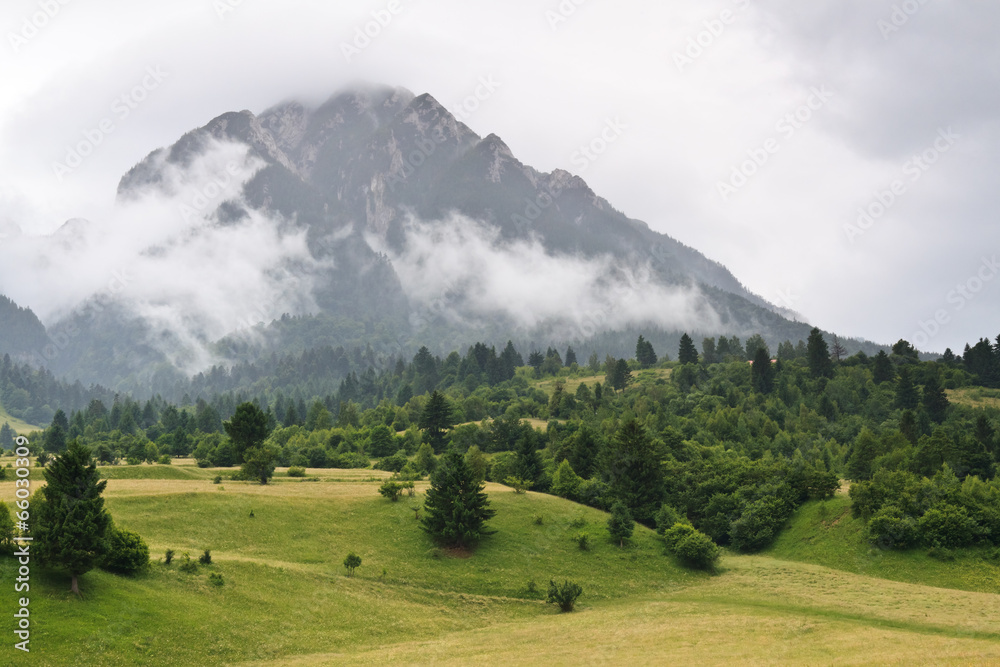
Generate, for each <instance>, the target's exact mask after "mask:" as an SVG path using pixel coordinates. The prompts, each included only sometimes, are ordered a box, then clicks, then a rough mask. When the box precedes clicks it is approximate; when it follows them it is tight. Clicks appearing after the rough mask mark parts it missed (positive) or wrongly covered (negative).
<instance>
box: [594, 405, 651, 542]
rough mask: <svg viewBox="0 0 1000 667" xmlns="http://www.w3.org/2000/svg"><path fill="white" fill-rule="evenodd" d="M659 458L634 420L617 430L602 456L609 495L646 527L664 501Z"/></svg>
mask: <svg viewBox="0 0 1000 667" xmlns="http://www.w3.org/2000/svg"><path fill="white" fill-rule="evenodd" d="M662 458H663V457H662V455H661V453H660V452H658V451H656V447H655V446H654V445H653V442H652V440H651V439H650V437H649V434H648V433H647V432H646V429H645V427H644V426H642V424H640V423H639V422H637V421H635V420H634V419H633V420H630V421H628V422H626V423H625V424H623V425H622V426H621V428H619V429H618V432H617V433H615V435H614V437H612V438H611V441H610V442H609V443H608V445H607V447H606V448H605V449H604V451H603V452H602V455H601V460H600V470H601V476H602V477H603V479H604V480H605V481H606V482H607V483H608V487H609V489H608V491H609V495H610V496H611V497H612V498H615V499H617V500H620V501H622V502H623V503H625V506H626V507H628V508H629V510H630V511H631V512H632V516H634V517H635V519H636V520H637V521H640V522H642V523H643V524H646V525H648V526H652V525H654V516H655V515H656V512H657V510H659V509H660V505H661V504H662V502H663V491H664V486H663V481H664V476H663V467H662V466H661V464H660V461H661V460H662Z"/></svg>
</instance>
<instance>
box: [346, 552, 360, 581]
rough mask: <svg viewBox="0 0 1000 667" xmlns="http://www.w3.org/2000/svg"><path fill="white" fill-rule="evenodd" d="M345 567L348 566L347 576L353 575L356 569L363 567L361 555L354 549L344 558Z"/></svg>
mask: <svg viewBox="0 0 1000 667" xmlns="http://www.w3.org/2000/svg"><path fill="white" fill-rule="evenodd" d="M344 567H346V568H347V576H349V577H350V576H353V575H354V570H355V569H357V568H359V567H361V556H359V555H357V554H356V553H354V552H353V551H352V552H351V553H349V554H347V557H346V558H344Z"/></svg>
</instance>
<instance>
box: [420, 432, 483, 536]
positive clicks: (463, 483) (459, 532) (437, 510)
mask: <svg viewBox="0 0 1000 667" xmlns="http://www.w3.org/2000/svg"><path fill="white" fill-rule="evenodd" d="M483 488H484V485H483V484H482V482H479V481H477V480H476V477H475V474H474V473H473V472H472V470H470V469H469V466H467V465H466V463H465V459H463V458H462V455H461V454H459V453H458V452H457V451H455V450H454V449H450V450H448V452H447V453H446V454H445V455H444V456H443V457H442V458H441V462H440V464H439V465H438V468H437V470H435V471H434V474H433V475H431V486H430V488H429V489H428V490H427V494H426V496H427V497H426V500H425V501H424V510H425V512H424V517H423V519H421V527H422V528H423V529H424V530H425V531H427V532H428V533H430V534H431V535H432V536H434V538H435V539H436V540H437V541H438V542H440V543H441V544H443V545H445V546H448V547H458V548H464V549H468V548H471V547H473V546H475V545H476V544H477V543H478V542H479V540H480V539H481V538H482V537H484V536H486V535H492V534H493V533H494V532H496V531H493V530H489V529H487V528H486V522H487V521H489V520H490V519H491V518H493V516H494V515H496V510H493V509H491V508H490V503H489V500H487V498H486V494H485V493H483Z"/></svg>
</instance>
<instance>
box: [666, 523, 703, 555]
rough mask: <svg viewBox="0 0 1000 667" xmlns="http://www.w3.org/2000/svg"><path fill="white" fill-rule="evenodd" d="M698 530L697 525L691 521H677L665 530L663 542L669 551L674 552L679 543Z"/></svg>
mask: <svg viewBox="0 0 1000 667" xmlns="http://www.w3.org/2000/svg"><path fill="white" fill-rule="evenodd" d="M696 532H698V531H697V530H695V527H694V526H692V525H691V524H689V523H675V524H674V525H673V526H671V527H670V528H668V529H667V530H665V531H663V543H664V544H665V546H666V548H667V551H669V552H670V553H674V552H675V551H676V550H677V545H678V544H680V543H681V541H682V540H683V539H684V538H685V537H688V536H689V535H692V534H694V533H696Z"/></svg>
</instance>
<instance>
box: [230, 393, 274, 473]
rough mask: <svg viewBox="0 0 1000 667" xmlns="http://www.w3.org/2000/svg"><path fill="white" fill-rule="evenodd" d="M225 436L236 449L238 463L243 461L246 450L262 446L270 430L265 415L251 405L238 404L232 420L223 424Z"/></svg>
mask: <svg viewBox="0 0 1000 667" xmlns="http://www.w3.org/2000/svg"><path fill="white" fill-rule="evenodd" d="M222 426H223V428H224V429H225V430H226V435H228V436H229V439H230V440H231V441H232V443H233V446H234V447H235V448H236V453H237V456H238V457H239V461H243V460H244V456H245V454H246V452H247V450H249V449H252V448H255V447H260V446H261V445H262V444H264V440H266V439H267V436H268V434H270V432H271V429H270V427H269V426H268V423H267V415H266V414H264V411H263V410H261V409H260V408H258V407H257V406H256V405H254V404H253V403H249V402H247V403H240V404H239V405H237V406H236V412H235V413H234V414H233V418H232V419H230V420H229V421H227V422H225V423H223V425H222Z"/></svg>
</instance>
